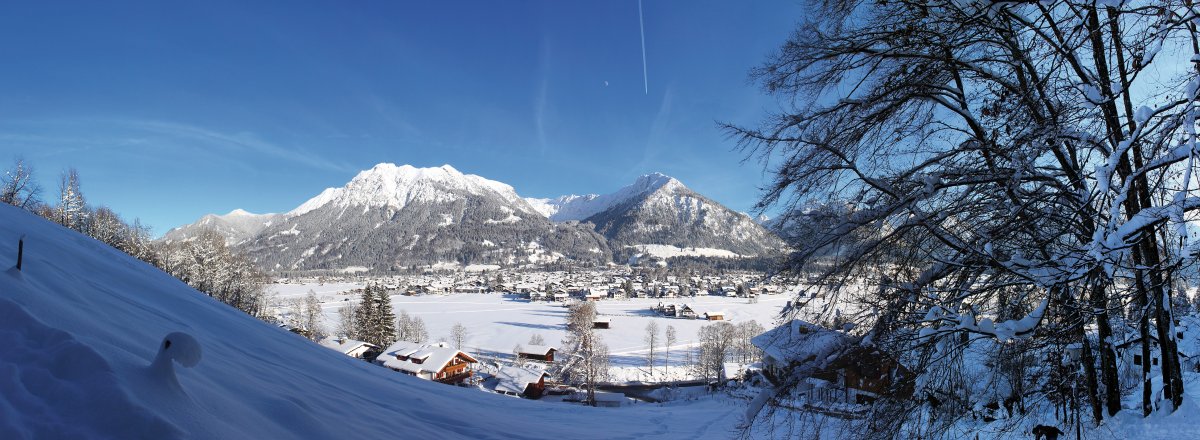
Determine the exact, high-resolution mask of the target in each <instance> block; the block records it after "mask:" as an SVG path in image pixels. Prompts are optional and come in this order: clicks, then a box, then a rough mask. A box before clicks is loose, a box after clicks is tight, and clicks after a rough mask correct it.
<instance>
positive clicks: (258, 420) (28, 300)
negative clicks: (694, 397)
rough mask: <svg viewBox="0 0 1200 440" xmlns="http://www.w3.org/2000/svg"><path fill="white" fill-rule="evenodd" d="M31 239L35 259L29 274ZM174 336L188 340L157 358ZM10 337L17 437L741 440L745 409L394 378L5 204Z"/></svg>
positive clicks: (1, 291)
mask: <svg viewBox="0 0 1200 440" xmlns="http://www.w3.org/2000/svg"><path fill="white" fill-rule="evenodd" d="M21 234H25V235H26V238H25V261H24V268H23V271H17V270H15V269H13V268H11V267H12V266H13V264H14V263H15V258H16V251H17V239H18V237H19V236H20V235H21ZM173 332H180V334H182V335H183V336H182V337H180V336H178V335H172V333H173ZM168 335H171V336H170V337H168ZM164 337H168V338H167V339H168V340H171V341H173V344H175V343H179V342H181V341H182V344H183V345H182V346H175V345H172V348H168V349H167V350H178V352H174V353H164V354H163V356H164V357H163V358H160V359H159V361H158V362H155V359H156V358H157V357H158V356H159V350H160V347H163V346H164V345H165V343H164ZM187 339H194V341H188V340H187ZM0 341H3V342H2V343H0V438H5V439H21V438H160V439H167V438H385V437H395V436H397V435H400V436H403V437H409V438H422V437H431V438H467V437H473V438H654V437H660V438H665V437H670V438H694V437H717V438H726V437H729V436H731V435H733V433H731V432H727V431H725V429H728V427H729V426H731V425H732V423H729V424H724V423H719V422H720V421H722V420H729V417H730V414H731V413H732V412H733V411H734V409H733V408H731V407H728V406H724V405H719V404H711V403H705V402H698V403H693V404H687V403H684V404H679V405H675V406H661V407H660V406H651V405H646V406H641V407H637V408H636V409H634V408H623V409H602V408H588V407H577V406H570V405H565V404H549V403H543V402H533V401H525V400H518V399H513V398H508V397H503V396H499V395H491V394H486V393H482V392H480V391H479V390H473V389H466V388H456V387H451V386H447V385H441V384H437V383H432V382H426V381H422V380H419V379H416V378H413V377H409V376H405V375H402V374H398V373H394V372H392V371H389V370H386V369H383V368H380V367H376V366H373V365H369V364H367V363H365V362H362V361H359V360H355V359H351V358H349V357H346V356H343V355H341V354H339V353H336V352H334V351H332V350H328V349H325V348H322V347H321V346H319V345H317V344H314V343H312V342H309V341H307V340H305V339H303V338H301V337H299V336H297V335H294V334H292V333H289V332H287V331H284V330H282V329H279V328H276V327H274V326H271V325H269V324H267V323H264V322H261V321H258V320H256V319H254V318H252V317H250V316H247V315H245V314H243V313H242V312H240V311H238V310H235V309H233V308H231V307H229V306H226V305H224V304H221V303H219V302H217V301H215V300H213V299H211V298H209V297H207V296H205V295H203V294H201V293H199V292H197V291H195V290H193V289H191V288H189V287H188V286H186V285H185V284H183V283H181V282H179V281H178V280H175V279H174V278H171V277H170V276H168V275H167V274H165V273H163V272H161V271H159V270H157V269H155V268H153V267H151V266H149V265H146V264H144V263H142V262H140V261H137V260H135V259H133V258H131V257H128V256H126V255H125V254H122V253H120V252H119V251H117V250H115V249H112V248H110V247H108V246H106V245H104V244H102V243H100V242H97V241H95V240H92V239H91V238H88V237H85V236H82V235H79V234H77V233H75V232H73V231H70V230H67V229H65V228H62V227H60V226H58V225H55V224H53V223H50V222H47V221H45V220H42V219H40V218H38V217H36V216H33V215H31V214H29V213H26V212H24V211H21V210H18V209H16V208H13V207H10V206H7V205H0ZM193 345H194V346H193ZM201 347H202V350H201ZM201 351H202V352H203V357H202V358H201V356H200V355H201ZM173 362H174V363H178V364H179V365H174V364H173ZM164 365H165V366H164ZM187 365H192V366H191V368H175V367H182V366H187ZM167 368H170V369H171V371H173V373H174V374H173V375H172V376H166V375H165V374H164V371H163V370H165V369H167ZM172 379H173V380H172ZM618 420H619V422H618ZM667 420H670V421H671V422H672V423H671V428H670V429H668V428H667V425H666V421H667Z"/></svg>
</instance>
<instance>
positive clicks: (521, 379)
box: [496, 365, 546, 394]
mask: <svg viewBox="0 0 1200 440" xmlns="http://www.w3.org/2000/svg"><path fill="white" fill-rule="evenodd" d="M545 374H546V372H545V371H544V370H542V369H540V368H536V367H524V368H522V367H516V366H511V365H510V366H505V367H500V371H497V372H496V379H499V380H500V383H498V384H497V385H496V391H501V392H510V393H514V394H521V393H524V392H525V388H527V387H529V384H531V383H537V382H538V381H539V380H541V379H542V376H544V375H545Z"/></svg>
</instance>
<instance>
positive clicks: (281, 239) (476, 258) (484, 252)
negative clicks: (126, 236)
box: [241, 164, 612, 270]
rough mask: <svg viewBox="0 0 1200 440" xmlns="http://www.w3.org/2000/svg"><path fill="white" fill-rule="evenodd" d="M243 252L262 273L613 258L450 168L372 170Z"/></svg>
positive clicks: (572, 228) (581, 234)
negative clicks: (263, 270)
mask: <svg viewBox="0 0 1200 440" xmlns="http://www.w3.org/2000/svg"><path fill="white" fill-rule="evenodd" d="M241 247H242V249H244V250H246V251H247V252H248V253H249V255H250V257H251V258H252V259H254V260H255V261H257V262H258V263H259V265H260V266H262V267H264V268H266V269H270V270H361V268H368V269H378V270H386V269H389V268H394V267H408V266H412V265H430V264H439V263H461V264H499V265H515V264H526V263H546V262H552V261H559V260H562V259H570V260H576V261H580V262H584V263H591V264H600V263H605V262H608V261H611V259H612V255H611V252H610V251H609V249H608V246H607V244H606V242H605V240H604V238H603V237H601V236H600V235H598V234H596V233H595V232H594V231H591V230H589V229H587V228H585V227H581V226H578V225H572V224H556V223H552V222H550V221H549V220H547V219H546V218H545V217H544V216H542V215H541V214H540V213H539V212H538V211H537V210H535V209H534V208H533V206H530V204H529V203H527V202H526V201H525V200H524V199H522V198H521V197H520V196H518V195H517V193H516V191H514V190H513V188H512V187H511V186H508V185H505V184H503V183H500V182H495V181H492V180H488V179H485V178H482V177H479V176H475V175H469V174H463V173H461V172H459V171H458V170H456V169H454V168H453V167H451V166H449V165H445V166H441V167H436V168H414V167H412V166H408V165H404V166H396V165H393V164H379V165H376V166H375V167H373V168H371V169H369V170H366V171H362V172H360V173H359V174H358V175H357V176H355V177H354V179H353V180H351V181H350V182H349V183H347V184H346V185H345V186H343V187H340V188H329V189H326V190H325V191H323V192H321V193H320V194H319V195H317V196H316V197H313V198H312V199H310V200H308V201H307V202H304V203H303V204H301V205H300V206H299V207H297V208H296V209H294V210H292V211H290V212H288V213H287V214H286V215H284V216H283V217H282V218H280V219H278V220H276V221H274V222H273V223H272V224H271V225H270V226H268V227H266V228H264V229H263V230H261V231H259V233H258V234H257V235H256V236H255V237H253V238H252V239H250V240H248V241H246V242H244V243H243V244H242V245H241Z"/></svg>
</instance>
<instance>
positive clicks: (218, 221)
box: [162, 209, 283, 245]
mask: <svg viewBox="0 0 1200 440" xmlns="http://www.w3.org/2000/svg"><path fill="white" fill-rule="evenodd" d="M282 218H283V216H282V215H280V214H254V213H250V212H247V211H245V210H242V209H235V210H233V211H232V212H230V213H228V214H225V215H216V214H208V215H205V216H204V217H201V218H200V220H198V221H196V222H195V223H192V224H188V225H184V226H180V227H178V228H175V229H172V230H170V231H167V233H166V234H164V235H163V238H162V239H163V241H167V242H171V241H184V240H188V239H191V238H195V237H197V236H199V235H200V233H201V232H204V231H206V230H211V231H213V232H216V233H218V234H221V235H222V236H224V237H225V241H226V242H227V243H229V244H231V245H233V244H238V243H241V242H243V241H246V240H247V239H249V238H251V237H253V236H255V235H257V234H258V233H259V232H261V231H262V230H263V229H266V228H267V227H268V226H271V224H272V223H274V222H276V221H278V220H280V219H282Z"/></svg>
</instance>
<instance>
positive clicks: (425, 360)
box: [375, 341, 475, 374]
mask: <svg viewBox="0 0 1200 440" xmlns="http://www.w3.org/2000/svg"><path fill="white" fill-rule="evenodd" d="M460 354H461V355H463V356H465V357H466V358H467V359H468V360H470V361H471V362H474V361H475V358H474V357H473V356H471V355H469V354H466V353H465V352H462V351H460V350H455V349H453V348H450V347H447V346H446V345H445V343H438V344H424V345H422V344H417V343H415V342H408V341H398V342H396V343H394V344H392V345H389V346H388V348H387V349H385V350H384V351H383V355H380V356H379V357H378V358H376V359H375V362H376V363H378V364H380V365H383V366H385V367H388V368H391V369H393V370H400V371H404V372H408V373H413V374H418V373H421V372H430V373H436V372H438V371H441V370H442V368H445V367H446V364H449V363H450V361H451V360H453V359H454V358H455V357H456V356H458V355H460ZM401 357H403V358H405V359H403V360H401V359H400V358H401ZM418 361H419V362H418Z"/></svg>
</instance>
